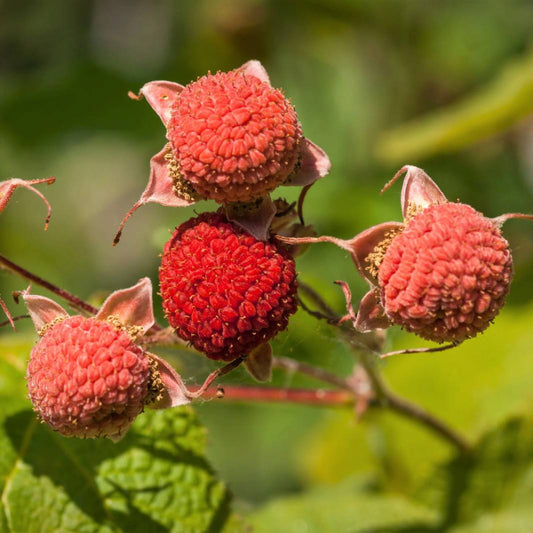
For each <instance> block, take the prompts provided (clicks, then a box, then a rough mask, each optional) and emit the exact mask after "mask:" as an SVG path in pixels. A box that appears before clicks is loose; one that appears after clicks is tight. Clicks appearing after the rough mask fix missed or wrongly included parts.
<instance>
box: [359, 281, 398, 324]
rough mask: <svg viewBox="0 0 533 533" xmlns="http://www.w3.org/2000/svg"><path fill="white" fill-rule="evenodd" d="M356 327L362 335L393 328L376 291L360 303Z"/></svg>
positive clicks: (367, 294)
mask: <svg viewBox="0 0 533 533" xmlns="http://www.w3.org/2000/svg"><path fill="white" fill-rule="evenodd" d="M354 326H355V329H357V330H358V331H360V332H362V333H367V332H369V331H373V330H375V329H386V328H388V327H390V326H391V322H390V320H389V319H388V318H387V316H386V315H385V311H384V310H383V307H382V305H381V303H380V301H379V297H378V294H377V291H376V290H375V289H371V290H369V291H368V292H367V293H366V294H365V295H364V296H363V298H362V300H361V302H360V303H359V310H358V311H357V317H356V320H355V323H354Z"/></svg>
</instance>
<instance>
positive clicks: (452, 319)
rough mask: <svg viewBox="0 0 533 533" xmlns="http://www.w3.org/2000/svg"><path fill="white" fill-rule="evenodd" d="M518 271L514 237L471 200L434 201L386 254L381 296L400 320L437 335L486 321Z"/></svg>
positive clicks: (473, 328)
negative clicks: (510, 239) (513, 255)
mask: <svg viewBox="0 0 533 533" xmlns="http://www.w3.org/2000/svg"><path fill="white" fill-rule="evenodd" d="M511 278H512V258H511V253H510V251H509V244H508V243H507V241H506V240H505V239H504V238H503V237H502V235H501V231H500V229H499V228H498V227H497V226H496V225H495V224H494V222H493V221H491V220H489V219H488V218H485V217H484V216H483V215H482V214H481V213H478V212H477V211H476V210H474V209H473V208H472V207H470V206H468V205H465V204H458V203H457V204H456V203H444V204H438V205H431V206H429V207H427V208H426V209H424V210H423V211H422V212H421V213H419V214H417V215H415V216H414V217H413V218H411V219H408V220H407V221H406V225H405V228H404V229H403V231H402V232H401V233H399V234H398V235H396V236H395V237H394V238H393V239H392V241H391V242H390V245H389V246H388V248H387V249H386V251H385V253H384V255H383V256H382V260H381V263H380V264H379V269H378V282H379V287H380V300H381V305H382V306H383V308H384V310H385V313H386V315H387V316H388V318H389V319H390V320H391V321H392V322H393V323H395V324H399V325H400V326H402V327H404V328H405V329H406V330H408V331H412V332H414V333H417V334H418V335H420V336H421V337H423V338H426V339H429V340H434V341H437V342H445V341H454V342H455V341H456V342H460V341H463V340H465V339H467V338H469V337H474V336H475V335H477V334H478V333H479V332H481V331H483V330H484V329H485V328H487V327H488V326H489V324H490V322H491V321H492V320H493V319H494V317H495V316H496V315H497V314H498V312H499V310H500V309H501V308H502V306H503V304H504V301H505V296H506V295H507V293H508V291H509V285H510V283H511Z"/></svg>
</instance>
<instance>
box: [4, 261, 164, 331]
mask: <svg viewBox="0 0 533 533" xmlns="http://www.w3.org/2000/svg"><path fill="white" fill-rule="evenodd" d="M0 266H3V267H4V268H5V270H8V271H10V272H13V273H15V274H17V275H18V276H21V277H22V278H25V279H27V280H30V281H32V282H33V283H35V284H36V285H39V286H40V287H44V288H45V289H47V290H49V291H50V292H52V293H54V294H56V295H57V296H59V297H60V298H63V300H66V301H67V302H68V303H69V304H70V305H71V306H72V307H74V308H75V309H79V310H81V311H85V312H86V313H89V314H90V315H96V313H98V308H97V307H94V306H93V305H91V304H90V303H89V302H86V301H85V300H82V299H81V298H78V297H77V296H75V295H74V294H72V293H70V292H68V291H66V290H65V289H61V288H59V287H57V286H56V285H54V284H53V283H50V282H49V281H46V280H45V279H43V278H41V277H40V276H37V275H36V274H33V273H32V272H30V271H29V270H26V269H25V268H23V267H21V266H19V265H17V264H16V263H13V261H10V260H9V259H8V258H7V257H4V256H3V255H2V254H0ZM162 329H163V328H162V327H161V326H160V325H159V324H154V325H153V326H152V327H151V328H150V331H153V332H156V331H161V330H162Z"/></svg>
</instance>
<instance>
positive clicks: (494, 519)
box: [450, 505, 533, 533]
mask: <svg viewBox="0 0 533 533" xmlns="http://www.w3.org/2000/svg"><path fill="white" fill-rule="evenodd" d="M531 524H533V510H532V509H531V505H526V506H523V507H520V508H516V509H509V510H504V511H502V512H499V513H487V514H485V515H483V516H482V517H480V518H479V519H478V520H476V521H475V522H474V523H473V524H467V525H461V526H458V527H454V528H452V529H451V530H450V533H530V532H531Z"/></svg>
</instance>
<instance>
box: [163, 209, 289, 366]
mask: <svg viewBox="0 0 533 533" xmlns="http://www.w3.org/2000/svg"><path fill="white" fill-rule="evenodd" d="M159 280H160V284H161V296H162V298H163V308H164V310H165V314H166V316H167V318H168V321H169V322H170V324H171V326H172V327H173V328H174V329H175V330H176V333H177V334H178V335H179V336H180V337H181V338H183V339H185V340H187V341H189V342H190V343H191V344H192V345H193V346H194V347H195V348H196V349H197V350H199V351H201V352H203V353H205V354H206V355H207V356H208V357H210V358H211V359H217V360H224V361H231V360H233V359H235V358H237V357H239V356H241V355H244V354H248V353H249V352H250V351H251V350H252V349H253V348H255V347H257V346H259V345H260V344H263V343H265V342H266V341H268V340H269V339H271V338H272V337H274V336H275V335H276V334H277V333H278V332H279V331H282V330H284V329H285V328H286V327H287V324H288V320H289V316H290V315H292V314H293V313H294V312H295V311H296V308H297V298H296V289H297V283H296V272H295V264H294V260H293V259H292V258H291V257H290V255H289V254H288V252H286V251H285V250H284V249H283V248H282V247H281V246H279V245H276V244H275V243H274V242H271V241H267V242H263V241H258V240H257V239H255V238H254V237H252V236H251V235H249V234H248V233H246V232H245V231H243V230H241V229H240V228H238V227H237V226H235V225H234V224H232V223H230V222H228V221H227V219H226V218H225V217H224V216H222V215H220V214H217V213H204V214H202V215H200V216H199V217H197V218H192V219H190V220H188V221H187V222H185V223H184V224H182V225H181V226H180V227H179V228H177V229H176V231H175V232H174V234H173V235H172V238H171V239H170V240H169V241H168V242H167V244H166V245H165V249H164V253H163V259H162V261H161V267H160V269H159Z"/></svg>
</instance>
